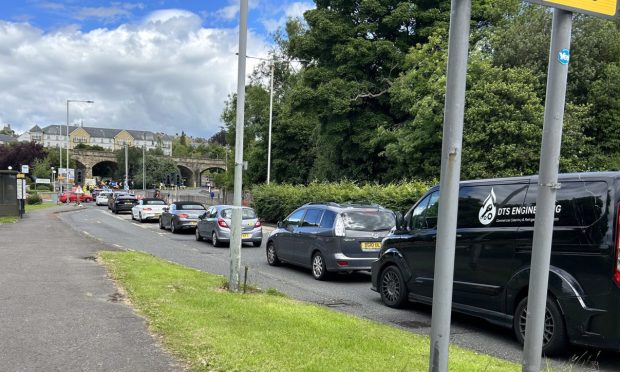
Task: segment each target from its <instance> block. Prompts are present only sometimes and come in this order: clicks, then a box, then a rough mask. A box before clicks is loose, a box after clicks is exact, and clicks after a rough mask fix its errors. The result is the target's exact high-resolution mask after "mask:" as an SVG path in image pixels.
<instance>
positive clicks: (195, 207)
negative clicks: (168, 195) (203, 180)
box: [177, 204, 205, 211]
mask: <svg viewBox="0 0 620 372" xmlns="http://www.w3.org/2000/svg"><path fill="white" fill-rule="evenodd" d="M177 208H178V209H182V210H184V211H200V210H205V207H204V206H203V205H202V204H179V205H177Z"/></svg>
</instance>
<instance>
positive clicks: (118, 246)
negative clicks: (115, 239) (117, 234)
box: [112, 244, 123, 248]
mask: <svg viewBox="0 0 620 372" xmlns="http://www.w3.org/2000/svg"><path fill="white" fill-rule="evenodd" d="M112 245H113V246H115V247H116V248H123V247H121V246H120V245H118V244H112Z"/></svg>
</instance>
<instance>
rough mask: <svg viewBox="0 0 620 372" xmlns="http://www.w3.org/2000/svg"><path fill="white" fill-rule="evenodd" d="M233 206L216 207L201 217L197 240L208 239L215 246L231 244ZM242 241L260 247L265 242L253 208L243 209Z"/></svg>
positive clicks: (210, 208) (197, 227)
mask: <svg viewBox="0 0 620 372" xmlns="http://www.w3.org/2000/svg"><path fill="white" fill-rule="evenodd" d="M232 209H233V206H232V205H214V206H211V207H209V209H207V212H206V213H205V214H203V215H202V216H200V221H198V225H197V226H196V240H202V239H203V238H207V239H210V240H211V243H212V244H213V246H215V247H218V246H220V245H222V244H228V243H230V226H231V218H232ZM241 226H242V230H241V241H242V242H243V243H246V242H247V243H252V244H254V246H255V247H260V245H261V243H262V241H263V226H262V225H261V223H260V221H259V219H258V216H257V215H256V212H255V211H254V209H252V208H248V207H243V209H242V215H241Z"/></svg>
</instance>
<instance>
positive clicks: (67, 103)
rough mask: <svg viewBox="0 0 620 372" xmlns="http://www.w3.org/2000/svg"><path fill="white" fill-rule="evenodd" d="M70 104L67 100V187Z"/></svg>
mask: <svg viewBox="0 0 620 372" xmlns="http://www.w3.org/2000/svg"><path fill="white" fill-rule="evenodd" d="M69 102H70V100H67V185H68V184H69ZM67 205H69V193H67Z"/></svg>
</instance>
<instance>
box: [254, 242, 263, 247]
mask: <svg viewBox="0 0 620 372" xmlns="http://www.w3.org/2000/svg"><path fill="white" fill-rule="evenodd" d="M261 243H262V242H252V244H254V246H255V247H260V245H261Z"/></svg>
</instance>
